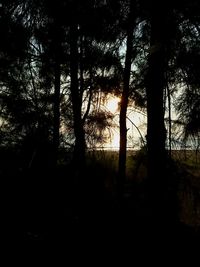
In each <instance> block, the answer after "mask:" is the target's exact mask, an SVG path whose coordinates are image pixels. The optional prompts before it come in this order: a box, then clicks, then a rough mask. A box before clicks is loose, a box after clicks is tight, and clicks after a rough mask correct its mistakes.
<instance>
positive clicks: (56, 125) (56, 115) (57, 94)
mask: <svg viewBox="0 0 200 267" xmlns="http://www.w3.org/2000/svg"><path fill="white" fill-rule="evenodd" d="M60 72H61V70H60V60H59V58H58V57H57V56H56V59H55V81H54V127H53V147H54V157H55V164H56V163H57V159H58V148H59V144H60V75H61V73H60Z"/></svg>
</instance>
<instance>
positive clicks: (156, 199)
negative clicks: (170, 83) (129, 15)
mask: <svg viewBox="0 0 200 267" xmlns="http://www.w3.org/2000/svg"><path fill="white" fill-rule="evenodd" d="M151 15H152V17H151V40H150V53H149V59H148V60H149V61H148V64H149V72H148V80H147V148H148V179H149V189H150V191H149V194H150V199H151V201H152V202H151V204H152V207H153V211H154V212H155V213H154V215H155V214H156V215H158V216H161V212H162V209H164V207H162V205H163V201H162V200H163V197H164V192H165V177H164V176H165V173H166V168H165V163H166V151H165V139H166V130H165V125H164V103H163V93H164V86H165V66H166V59H165V48H166V47H165V34H166V15H165V12H164V10H163V8H161V7H160V8H158V10H156V11H155V10H153V11H152V13H151Z"/></svg>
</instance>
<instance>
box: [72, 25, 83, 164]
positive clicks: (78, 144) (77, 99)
mask: <svg viewBox="0 0 200 267" xmlns="http://www.w3.org/2000/svg"><path fill="white" fill-rule="evenodd" d="M78 65H79V64H78V25H77V24H73V25H71V27H70V74H71V88H70V89H71V99H72V109H73V122H74V135H75V147H74V163H75V164H76V167H77V168H79V167H80V168H81V167H83V166H84V164H85V149H86V145H85V132H84V127H83V120H82V112H81V108H82V98H81V95H82V93H81V92H80V90H79V82H78Z"/></svg>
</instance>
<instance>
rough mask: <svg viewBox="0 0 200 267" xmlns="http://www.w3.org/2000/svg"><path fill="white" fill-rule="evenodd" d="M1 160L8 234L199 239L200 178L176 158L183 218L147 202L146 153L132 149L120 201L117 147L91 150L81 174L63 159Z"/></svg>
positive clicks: (57, 237) (46, 238)
mask: <svg viewBox="0 0 200 267" xmlns="http://www.w3.org/2000/svg"><path fill="white" fill-rule="evenodd" d="M142 153H143V152H142ZM4 155H5V154H4ZM8 159H9V161H8ZM1 162H3V164H2V167H1V177H2V187H1V188H2V195H3V200H4V205H3V206H4V210H5V216H4V221H5V228H3V229H2V231H3V234H4V235H6V237H7V239H10V238H11V239H15V240H43V241H50V240H51V241H52V240H55V241H60V240H65V241H66V242H69V243H75V242H83V240H88V241H90V242H93V243H99V242H103V244H105V245H106V244H109V243H110V244H111V243H112V244H116V243H117V242H119V240H123V241H124V242H129V241H130V242H133V243H137V242H140V243H142V242H144V243H145V244H148V243H151V241H152V240H155V241H156V242H157V243H159V242H163V243H164V242H167V241H170V242H172V240H173V242H175V243H176V242H179V243H180V244H188V243H187V242H188V241H190V242H193V241H199V237H200V231H199V229H200V227H199V226H200V219H199V208H200V203H199V191H198V189H199V187H198V186H199V181H198V178H197V177H196V176H195V177H196V180H195V179H193V175H192V174H191V171H187V168H184V167H182V165H181V163H180V162H178V163H177V162H176V163H174V164H175V166H176V168H175V169H174V171H173V173H174V174H173V175H174V177H178V180H179V186H178V192H177V197H178V200H179V206H178V210H177V213H178V214H177V217H178V220H176V221H173V223H172V221H170V220H168V219H166V218H165V219H166V220H165V219H160V216H159V212H158V214H157V215H156V216H155V214H154V213H153V211H152V207H151V205H150V204H149V202H148V197H147V194H146V182H145V181H146V180H145V179H146V178H145V177H146V170H145V155H144V154H140V153H138V154H135V153H134V154H131V153H130V154H129V158H128V167H127V169H128V172H127V181H126V183H125V186H124V194H123V197H122V198H121V199H120V201H119V200H118V198H117V192H116V176H117V163H116V162H117V154H116V153H113V152H112V153H108V152H107V153H105V152H98V153H93V154H90V155H89V156H88V158H87V167H86V169H85V170H84V171H82V172H81V173H80V172H79V173H78V172H77V170H74V168H72V167H71V166H70V164H63V163H62V162H61V163H60V164H59V165H58V166H57V168H53V167H52V166H45V167H43V168H41V166H40V168H36V167H34V168H27V167H26V166H25V164H24V162H25V159H20V157H19V155H18V157H16V155H15V156H13V158H12V157H10V155H8V156H7V158H6V156H4V157H2V158H1ZM184 166H185V165H184ZM195 171H196V169H195ZM195 173H196V172H195ZM194 180H195V181H194ZM153 214H154V215H153ZM131 240H132V241H131Z"/></svg>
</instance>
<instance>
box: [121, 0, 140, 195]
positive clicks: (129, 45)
mask: <svg viewBox="0 0 200 267" xmlns="http://www.w3.org/2000/svg"><path fill="white" fill-rule="evenodd" d="M135 9H136V5H135V1H130V3H129V15H128V21H127V24H126V25H127V41H126V56H125V66H124V75H123V90H122V95H121V103H120V118H119V125H120V148H119V163H118V164H119V174H118V176H119V177H118V194H119V197H121V195H122V194H123V186H124V182H125V177H126V149H127V126H126V113H127V107H128V99H129V83H130V75H131V64H132V60H133V59H132V57H133V39H134V34H133V33H134V29H135V19H136V18H135V13H136V10H135Z"/></svg>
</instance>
